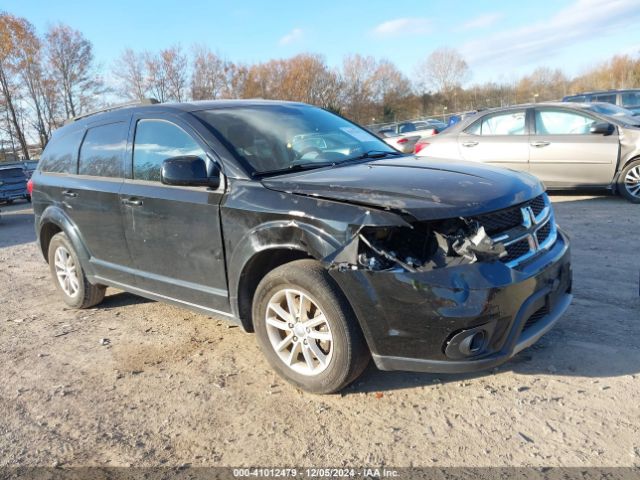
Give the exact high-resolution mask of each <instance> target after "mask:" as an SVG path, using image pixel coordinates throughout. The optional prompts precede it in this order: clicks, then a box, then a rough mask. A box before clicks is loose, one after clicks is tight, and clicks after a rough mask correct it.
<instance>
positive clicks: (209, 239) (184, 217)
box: [120, 114, 229, 312]
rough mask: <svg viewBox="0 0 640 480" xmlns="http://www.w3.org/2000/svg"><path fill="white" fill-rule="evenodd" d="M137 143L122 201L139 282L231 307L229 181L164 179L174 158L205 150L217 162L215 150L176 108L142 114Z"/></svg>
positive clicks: (165, 293) (204, 302) (160, 291)
mask: <svg viewBox="0 0 640 480" xmlns="http://www.w3.org/2000/svg"><path fill="white" fill-rule="evenodd" d="M131 143H132V152H131V158H132V165H131V166H130V167H129V170H128V172H127V174H128V176H129V178H128V179H127V180H126V181H125V183H124V186H123V189H122V191H121V194H120V201H121V208H122V209H123V213H124V216H125V219H126V228H125V232H126V238H127V243H128V245H129V250H130V251H131V255H132V257H133V260H134V265H135V269H136V272H135V273H136V276H137V282H138V286H139V287H140V288H142V289H145V290H148V291H150V292H152V293H155V294H157V295H162V296H165V297H167V298H170V299H173V300H178V301H182V302H184V303H189V304H195V305H198V306H202V307H207V308H211V309H215V310H219V311H222V312H228V311H229V301H228V297H227V282H226V271H225V258H224V250H223V245H222V235H221V231H220V208H219V206H220V202H221V200H222V196H223V192H224V185H221V187H220V188H219V189H218V190H216V191H213V190H210V189H208V188H206V187H179V186H169V185H163V184H162V183H160V168H161V166H162V162H163V161H164V160H166V159H167V158H170V157H175V156H181V155H197V156H199V157H201V158H202V159H203V160H205V161H206V162H207V164H208V166H209V168H212V166H213V160H212V158H213V152H210V151H209V147H208V146H206V144H205V143H204V142H203V141H202V140H201V139H200V137H199V136H198V135H197V133H195V131H194V130H193V129H192V128H191V127H190V126H189V125H188V123H186V122H184V121H183V120H182V119H181V118H180V117H178V116H174V115H169V114H156V115H138V116H135V117H134V128H133V129H132V136H131ZM222 183H224V182H222Z"/></svg>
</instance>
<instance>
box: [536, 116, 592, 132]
mask: <svg viewBox="0 0 640 480" xmlns="http://www.w3.org/2000/svg"><path fill="white" fill-rule="evenodd" d="M594 123H596V121H595V120H594V119H593V118H591V117H588V116H586V115H582V114H580V113H576V112H567V111H562V110H536V133H537V134H538V135H586V134H588V133H589V128H590V127H591V125H593V124H594Z"/></svg>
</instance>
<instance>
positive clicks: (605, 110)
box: [587, 103, 633, 117]
mask: <svg viewBox="0 0 640 480" xmlns="http://www.w3.org/2000/svg"><path fill="white" fill-rule="evenodd" d="M587 108H588V109H589V110H592V111H594V112H597V113H602V114H604V115H615V116H624V117H632V116H633V112H632V111H631V110H627V109H626V108H622V107H618V106H617V105H612V104H610V103H593V104H591V105H589V106H588V107H587Z"/></svg>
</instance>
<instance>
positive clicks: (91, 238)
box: [60, 116, 133, 284]
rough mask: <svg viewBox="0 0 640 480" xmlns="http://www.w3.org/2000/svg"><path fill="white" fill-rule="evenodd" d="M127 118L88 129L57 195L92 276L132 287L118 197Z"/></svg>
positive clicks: (122, 168)
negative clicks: (84, 249) (73, 169)
mask: <svg viewBox="0 0 640 480" xmlns="http://www.w3.org/2000/svg"><path fill="white" fill-rule="evenodd" d="M130 118H131V117H130V116H127V117H125V118H123V119H122V120H118V121H112V122H111V123H107V124H92V125H90V126H89V128H88V129H87V131H86V133H85V135H84V138H83V140H82V144H81V145H80V151H79V155H78V170H77V172H78V174H77V175H69V176H67V177H66V178H65V185H64V188H62V190H61V191H60V196H61V199H62V205H63V207H64V209H65V211H66V213H67V215H69V217H70V218H71V220H72V221H73V222H74V223H75V225H76V226H77V227H78V231H79V234H80V237H81V238H82V240H83V242H84V244H85V246H86V247H87V249H88V250H89V253H90V255H91V258H90V263H91V264H92V266H93V269H94V271H95V273H96V275H97V276H98V277H103V278H106V279H109V280H112V281H115V282H119V283H124V284H132V283H133V276H132V274H131V273H130V271H129V267H130V265H131V257H130V255H129V251H128V249H127V243H126V240H125V236H124V227H123V220H122V216H121V210H120V198H119V194H120V188H121V187H122V183H123V172H124V154H125V151H126V145H127V136H128V133H129V124H130Z"/></svg>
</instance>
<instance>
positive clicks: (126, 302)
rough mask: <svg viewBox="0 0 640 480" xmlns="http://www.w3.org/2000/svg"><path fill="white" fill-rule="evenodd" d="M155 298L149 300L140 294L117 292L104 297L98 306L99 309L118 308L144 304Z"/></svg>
mask: <svg viewBox="0 0 640 480" xmlns="http://www.w3.org/2000/svg"><path fill="white" fill-rule="evenodd" d="M151 302H153V300H149V299H148V298H144V297H139V296H138V295H134V294H133V293H129V292H117V293H113V294H111V295H108V296H106V297H104V300H103V301H102V303H100V305H98V306H97V307H96V308H98V309H103V308H105V309H108V308H118V307H127V306H130V305H142V304H144V303H151Z"/></svg>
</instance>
